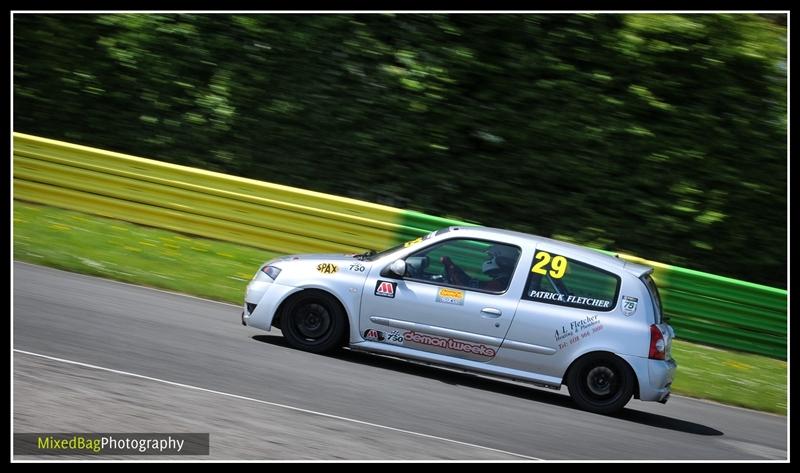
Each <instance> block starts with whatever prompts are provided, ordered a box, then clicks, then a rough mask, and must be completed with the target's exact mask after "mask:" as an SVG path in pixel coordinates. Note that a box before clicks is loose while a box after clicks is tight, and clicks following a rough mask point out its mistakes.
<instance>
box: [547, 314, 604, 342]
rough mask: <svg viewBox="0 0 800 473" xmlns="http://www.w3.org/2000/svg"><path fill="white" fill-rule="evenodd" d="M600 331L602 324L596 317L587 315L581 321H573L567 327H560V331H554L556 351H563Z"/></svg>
mask: <svg viewBox="0 0 800 473" xmlns="http://www.w3.org/2000/svg"><path fill="white" fill-rule="evenodd" d="M602 329H603V324H601V323H600V317H598V316H597V315H588V316H586V317H585V318H583V319H580V320H573V321H572V322H570V323H569V326H567V325H562V326H561V330H556V331H555V339H556V342H558V349H559V350H563V349H564V348H567V347H568V346H570V345H572V344H574V343H577V342H579V341H581V340H583V339H584V338H586V337H588V336H590V335H592V334H593V333H596V332H599V331H600V330H602Z"/></svg>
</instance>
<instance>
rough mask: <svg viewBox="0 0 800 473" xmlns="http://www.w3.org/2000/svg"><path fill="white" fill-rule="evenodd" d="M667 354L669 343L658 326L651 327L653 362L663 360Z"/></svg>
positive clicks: (650, 356) (651, 355)
mask: <svg viewBox="0 0 800 473" xmlns="http://www.w3.org/2000/svg"><path fill="white" fill-rule="evenodd" d="M666 354H667V342H666V340H664V335H663V334H662V333H661V329H660V328H658V325H656V324H653V325H651V326H650V355H649V356H648V358H650V359H651V360H663V359H664V358H665V357H666Z"/></svg>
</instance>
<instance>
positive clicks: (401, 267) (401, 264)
mask: <svg viewBox="0 0 800 473" xmlns="http://www.w3.org/2000/svg"><path fill="white" fill-rule="evenodd" d="M389 271H391V272H392V273H394V274H395V275H397V276H399V277H401V278H402V277H403V276H405V275H406V262H405V261H403V260H401V259H399V260H395V262H394V263H392V264H390V265H389Z"/></svg>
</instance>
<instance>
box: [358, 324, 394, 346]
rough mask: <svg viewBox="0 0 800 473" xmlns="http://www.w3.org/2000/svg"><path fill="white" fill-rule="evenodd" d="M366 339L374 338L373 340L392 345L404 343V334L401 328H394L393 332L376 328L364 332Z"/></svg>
mask: <svg viewBox="0 0 800 473" xmlns="http://www.w3.org/2000/svg"><path fill="white" fill-rule="evenodd" d="M364 339H365V340H372V341H373V342H387V343H391V344H392V345H402V344H403V336H402V335H401V334H400V331H399V330H392V331H391V332H388V333H386V332H381V331H380V330H376V329H374V328H371V329H368V330H366V331H365V332H364Z"/></svg>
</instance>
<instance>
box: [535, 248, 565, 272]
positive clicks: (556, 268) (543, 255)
mask: <svg viewBox="0 0 800 473" xmlns="http://www.w3.org/2000/svg"><path fill="white" fill-rule="evenodd" d="M534 259H536V260H539V261H538V262H537V263H536V264H534V265H533V267H532V268H531V272H532V273H536V274H548V273H549V274H550V277H552V278H554V279H561V278H563V277H564V273H565V272H566V271H567V258H564V257H563V256H561V255H556V256H551V255H550V253H548V252H546V251H538V252H536V254H535V255H534ZM548 265H549V269H548Z"/></svg>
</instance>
